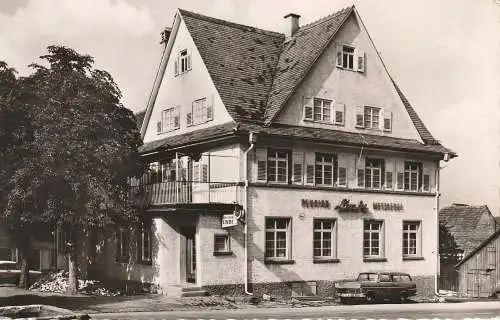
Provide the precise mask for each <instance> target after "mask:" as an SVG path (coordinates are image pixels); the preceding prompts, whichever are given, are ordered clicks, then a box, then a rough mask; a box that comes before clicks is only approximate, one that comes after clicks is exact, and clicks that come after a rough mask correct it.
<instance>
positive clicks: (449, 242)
mask: <svg viewBox="0 0 500 320" xmlns="http://www.w3.org/2000/svg"><path fill="white" fill-rule="evenodd" d="M462 253H463V250H462V249H460V248H459V247H458V245H457V243H456V241H455V237H454V236H453V235H452V234H451V233H450V231H449V230H448V227H447V226H446V223H445V222H439V258H440V263H441V265H455V264H457V263H458V262H459V261H460V258H461V256H462Z"/></svg>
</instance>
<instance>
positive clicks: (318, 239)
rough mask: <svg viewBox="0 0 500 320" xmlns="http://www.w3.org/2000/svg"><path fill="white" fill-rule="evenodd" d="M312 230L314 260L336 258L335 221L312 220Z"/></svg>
mask: <svg viewBox="0 0 500 320" xmlns="http://www.w3.org/2000/svg"><path fill="white" fill-rule="evenodd" d="M313 228H314V230H313V233H314V234H313V256H314V259H334V258H335V257H336V244H335V241H336V234H335V220H334V219H314V222H313Z"/></svg>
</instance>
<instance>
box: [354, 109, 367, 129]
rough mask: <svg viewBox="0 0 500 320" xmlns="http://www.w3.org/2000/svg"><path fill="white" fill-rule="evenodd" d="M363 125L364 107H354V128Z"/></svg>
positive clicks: (362, 126)
mask: <svg viewBox="0 0 500 320" xmlns="http://www.w3.org/2000/svg"><path fill="white" fill-rule="evenodd" d="M364 126H365V108H364V107H356V128H364Z"/></svg>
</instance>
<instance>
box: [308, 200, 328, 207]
mask: <svg viewBox="0 0 500 320" xmlns="http://www.w3.org/2000/svg"><path fill="white" fill-rule="evenodd" d="M302 207H304V208H324V209H330V201H328V200H310V199H302Z"/></svg>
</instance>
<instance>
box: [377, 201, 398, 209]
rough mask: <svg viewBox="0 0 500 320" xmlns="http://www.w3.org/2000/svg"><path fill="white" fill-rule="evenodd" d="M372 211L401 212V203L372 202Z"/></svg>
mask: <svg viewBox="0 0 500 320" xmlns="http://www.w3.org/2000/svg"><path fill="white" fill-rule="evenodd" d="M373 210H385V211H403V204H402V203H387V202H374V203H373Z"/></svg>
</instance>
